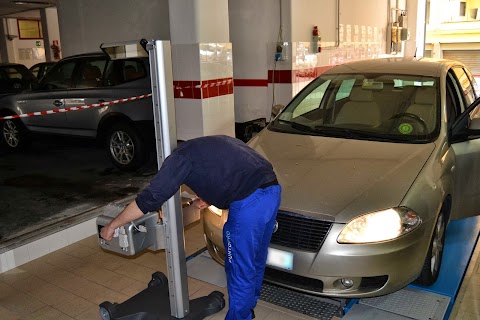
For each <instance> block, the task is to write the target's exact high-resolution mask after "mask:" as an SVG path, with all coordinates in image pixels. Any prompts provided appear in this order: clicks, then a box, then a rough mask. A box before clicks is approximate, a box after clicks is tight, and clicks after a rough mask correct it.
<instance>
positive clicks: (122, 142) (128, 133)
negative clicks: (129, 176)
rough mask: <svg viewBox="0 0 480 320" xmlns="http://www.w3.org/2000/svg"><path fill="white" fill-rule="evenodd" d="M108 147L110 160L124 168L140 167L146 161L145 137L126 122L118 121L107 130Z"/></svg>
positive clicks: (133, 168)
mask: <svg viewBox="0 0 480 320" xmlns="http://www.w3.org/2000/svg"><path fill="white" fill-rule="evenodd" d="M106 148H107V152H108V155H109V157H110V160H111V161H112V162H113V164H114V165H115V166H116V167H118V168H119V169H122V170H135V169H138V168H139V167H140V166H141V165H142V164H143V163H144V161H145V142H144V139H143V137H142V136H141V135H140V134H139V133H138V132H137V130H135V128H133V127H132V126H131V125H129V124H126V123H117V124H115V125H113V126H112V128H111V129H110V130H109V131H108V132H107V135H106Z"/></svg>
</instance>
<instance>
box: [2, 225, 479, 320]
mask: <svg viewBox="0 0 480 320" xmlns="http://www.w3.org/2000/svg"><path fill="white" fill-rule="evenodd" d="M185 238H186V242H185V243H186V255H187V256H188V255H191V254H193V253H195V252H197V251H198V250H199V249H201V248H203V247H204V240H203V231H202V225H201V224H200V223H195V224H193V225H190V226H189V227H188V228H187V230H186V231H185ZM96 241H97V240H96V237H95V236H91V237H88V238H86V239H84V240H81V241H79V242H77V243H74V244H72V245H69V246H67V247H65V248H62V249H60V250H58V251H55V252H53V253H50V254H48V255H45V256H43V257H41V258H38V259H36V260H34V261H31V262H29V263H26V264H24V265H21V266H19V267H17V268H15V269H12V270H9V271H6V272H4V273H2V274H0V319H1V320H10V319H45V320H49V319H79V320H89V319H96V320H98V319H100V316H99V307H98V305H99V304H100V303H102V302H103V301H111V302H119V303H120V302H122V301H124V300H126V299H128V298H130V297H131V296H133V295H135V294H136V293H138V292H140V291H142V290H143V289H145V287H146V284H147V283H148V281H149V280H150V277H151V274H152V273H153V272H155V271H161V272H164V273H166V260H165V254H164V252H163V251H161V252H157V253H152V252H149V251H147V252H145V253H143V254H141V255H139V256H137V257H135V258H127V257H123V256H119V255H115V254H113V253H110V252H105V251H103V250H102V249H100V247H99V246H98V245H97V242H96ZM479 250H480V249H479V248H478V247H477V248H476V250H475V253H474V256H473V259H472V262H471V264H470V266H469V268H468V271H467V274H466V276H465V280H464V283H463V285H462V288H461V290H460V293H459V297H458V299H457V302H456V304H455V306H454V309H453V311H452V313H451V317H450V319H479V320H480V270H479V261H480V259H479V258H478V257H479ZM188 287H189V293H190V299H194V298H196V297H200V296H205V295H208V294H209V293H210V292H212V291H214V290H218V291H222V292H224V293H225V295H226V299H228V296H227V292H226V289H225V288H218V287H215V286H213V285H210V284H208V283H205V282H202V281H199V280H196V279H193V278H189V279H188ZM225 312H226V308H225V309H224V310H222V311H221V312H219V313H217V314H215V315H213V316H211V317H209V318H207V319H215V320H219V319H223V318H224V317H225ZM255 313H256V319H257V320H282V319H285V320H287V319H311V318H309V317H306V316H304V315H301V314H298V313H295V312H291V311H290V310H286V309H282V308H279V307H277V306H274V305H271V304H268V303H265V302H263V301H260V302H259V304H258V306H257V308H256V309H255Z"/></svg>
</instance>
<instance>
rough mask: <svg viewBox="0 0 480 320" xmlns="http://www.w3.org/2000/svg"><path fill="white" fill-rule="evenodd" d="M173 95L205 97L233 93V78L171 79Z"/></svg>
mask: <svg viewBox="0 0 480 320" xmlns="http://www.w3.org/2000/svg"><path fill="white" fill-rule="evenodd" d="M173 89H174V97H175V98H182V99H206V98H213V97H218V96H224V95H227V94H232V93H233V79H232V78H220V79H212V80H203V81H202V82H200V81H173Z"/></svg>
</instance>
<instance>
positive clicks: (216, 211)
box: [208, 206, 223, 217]
mask: <svg viewBox="0 0 480 320" xmlns="http://www.w3.org/2000/svg"><path fill="white" fill-rule="evenodd" d="M208 210H210V212H212V213H214V214H216V215H217V216H219V217H221V216H222V215H223V210H222V209H218V208H217V207H215V206H209V207H208Z"/></svg>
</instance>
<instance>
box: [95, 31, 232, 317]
mask: <svg viewBox="0 0 480 320" xmlns="http://www.w3.org/2000/svg"><path fill="white" fill-rule="evenodd" d="M101 49H102V50H103V51H104V52H105V53H106V54H108V55H109V56H110V58H111V59H119V58H128V57H132V58H133V57H141V56H143V57H145V56H147V53H148V57H149V61H150V77H151V84H152V102H153V113H154V120H155V138H156V148H157V163H158V168H160V167H161V165H162V163H163V160H164V159H165V158H166V157H168V156H169V155H170V153H171V152H172V150H173V149H174V148H175V147H176V146H177V136H176V125H175V108H174V98H173V73H172V60H171V47H170V42H169V41H159V40H151V41H147V40H145V39H142V40H141V41H140V42H138V43H135V42H122V43H111V44H102V45H101ZM122 209H123V208H122V207H111V206H110V207H109V208H107V210H106V212H104V214H103V215H101V216H99V217H98V218H97V227H98V232H100V229H101V228H102V227H103V226H104V225H105V224H107V223H108V222H110V221H111V220H112V219H113V218H114V217H116V216H117V215H118V214H119V213H120V212H121V210H122ZM162 214H163V219H159V217H158V212H150V213H147V214H146V215H145V216H143V217H141V218H140V219H138V220H135V221H133V222H132V223H130V224H126V225H124V226H122V227H121V228H120V229H119V232H118V236H117V237H114V238H113V239H112V240H110V241H106V240H104V239H101V238H100V236H99V245H100V246H101V247H102V248H104V249H106V250H110V251H114V252H117V253H120V254H123V255H127V256H131V255H135V254H136V253H138V252H141V251H143V250H145V249H147V248H148V249H151V250H154V251H155V250H160V249H165V252H166V256H167V269H168V278H167V277H166V276H165V275H164V274H163V273H161V272H155V273H154V274H152V279H151V280H150V282H149V283H148V285H147V288H146V289H145V290H143V291H141V292H139V293H138V294H137V295H135V296H133V297H132V298H130V299H128V300H126V301H125V302H123V303H120V304H117V303H111V302H108V301H105V302H103V303H101V304H100V315H101V317H102V319H103V320H114V319H118V320H120V319H121V320H150V319H152V320H153V319H192V320H196V319H203V318H205V317H207V316H209V315H212V314H214V313H216V312H218V311H220V310H222V309H223V308H224V307H225V299H224V295H223V293H221V292H219V291H213V292H212V293H210V294H209V295H208V296H205V297H200V298H197V299H194V300H192V301H189V299H188V286H187V270H186V269H187V268H186V258H185V248H184V241H185V240H184V233H183V220H182V218H183V217H182V204H181V197H180V191H177V193H176V194H175V195H174V196H173V197H171V198H170V199H168V200H167V201H166V202H165V203H164V204H163V206H162Z"/></svg>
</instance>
